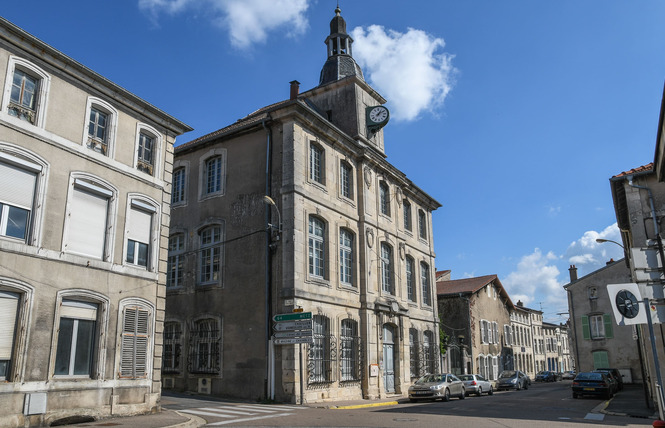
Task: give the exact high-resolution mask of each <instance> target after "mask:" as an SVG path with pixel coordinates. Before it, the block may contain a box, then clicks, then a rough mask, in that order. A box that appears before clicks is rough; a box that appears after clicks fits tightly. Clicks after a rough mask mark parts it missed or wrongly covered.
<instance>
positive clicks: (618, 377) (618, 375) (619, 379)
mask: <svg viewBox="0 0 665 428" xmlns="http://www.w3.org/2000/svg"><path fill="white" fill-rule="evenodd" d="M594 371H596V372H597V371H602V372H610V373H612V375H613V376H614V377H615V378H616V380H617V382H618V383H619V391H621V390H622V389H623V376H621V373H620V372H619V369H604V368H598V369H596V370H594Z"/></svg>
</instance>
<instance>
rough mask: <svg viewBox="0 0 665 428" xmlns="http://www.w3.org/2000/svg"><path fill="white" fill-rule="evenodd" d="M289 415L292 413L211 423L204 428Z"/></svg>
mask: <svg viewBox="0 0 665 428" xmlns="http://www.w3.org/2000/svg"><path fill="white" fill-rule="evenodd" d="M291 415H293V413H278V414H276V415H266V416H257V417H255V418H244V419H233V420H232V421H219V422H213V423H211V424H207V425H206V426H210V427H212V426H218V425H226V424H234V423H236V422H248V421H256V420H259V419H269V418H278V417H280V416H291Z"/></svg>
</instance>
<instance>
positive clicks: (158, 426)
mask: <svg viewBox="0 0 665 428" xmlns="http://www.w3.org/2000/svg"><path fill="white" fill-rule="evenodd" d="M190 397H191V396H190ZM201 398H204V397H201ZM205 398H206V399H209V398H210V397H207V396H206V397H205ZM408 402H409V401H408V399H406V398H404V397H402V396H395V397H387V398H383V399H378V400H371V401H369V400H350V401H338V402H328V403H313V404H305V406H306V407H312V408H326V409H359V408H368V407H380V406H396V405H399V404H401V403H408ZM594 411H596V412H600V413H604V414H608V415H614V416H631V417H636V418H646V419H654V420H655V419H658V413H657V411H655V410H654V409H649V408H648V407H647V403H646V400H645V398H644V388H643V387H642V385H628V384H627V385H625V386H624V389H623V391H621V392H619V393H617V394H615V396H614V397H613V398H611V399H610V400H607V401H605V402H603V403H602V404H601V405H599V406H598V407H597V408H596V409H594ZM205 424H206V421H205V420H204V419H202V418H200V417H198V416H195V415H191V414H187V413H181V412H178V411H175V410H170V409H162V411H161V412H158V413H152V414H148V415H138V416H125V417H116V418H106V419H100V420H97V421H94V422H84V423H78V424H74V425H63V426H62V427H65V428H80V427H118V428H123V427H125V428H137V427H140V428H167V427H168V428H197V427H201V426H204V425H205Z"/></svg>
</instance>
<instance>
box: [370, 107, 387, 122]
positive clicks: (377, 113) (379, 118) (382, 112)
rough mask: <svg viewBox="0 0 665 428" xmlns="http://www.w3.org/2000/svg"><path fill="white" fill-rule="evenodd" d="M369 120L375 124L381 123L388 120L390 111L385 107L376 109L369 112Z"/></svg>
mask: <svg viewBox="0 0 665 428" xmlns="http://www.w3.org/2000/svg"><path fill="white" fill-rule="evenodd" d="M369 118H370V120H371V121H372V122H374V123H381V122H383V121H385V120H386V119H388V109H387V108H385V107H383V106H378V107H374V108H373V109H372V110H370V111H369Z"/></svg>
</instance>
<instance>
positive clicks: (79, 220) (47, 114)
mask: <svg viewBox="0 0 665 428" xmlns="http://www.w3.org/2000/svg"><path fill="white" fill-rule="evenodd" d="M0 84H1V85H2V88H3V91H2V94H0V97H1V99H0V426H3V427H15V426H28V425H42V424H43V425H50V424H51V423H54V422H56V421H58V420H60V419H63V418H68V417H76V418H97V417H104V416H110V415H123V414H136V413H144V412H149V411H151V410H153V409H156V408H158V405H159V399H160V390H161V375H160V371H161V354H162V348H161V329H162V320H163V317H164V305H165V284H164V279H165V275H164V273H165V272H166V244H167V239H168V224H169V207H168V203H169V198H170V195H169V191H170V183H171V163H172V159H173V143H174V141H175V138H176V136H177V135H180V134H182V133H183V132H185V131H189V130H191V129H190V128H189V127H188V126H187V125H185V124H183V123H181V122H179V121H178V120H176V119H174V118H172V117H171V116H168V115H167V114H165V113H163V112H162V111H160V110H158V109H157V108H155V107H153V106H152V105H150V104H148V103H147V102H145V101H144V100H142V99H140V98H138V97H136V96H135V95H133V94H131V93H129V92H128V91H126V90H124V89H123V88H121V87H119V86H117V85H115V84H113V83H112V82H110V81H108V80H106V79H105V78H103V77H102V76H100V75H98V74H96V73H95V72H93V71H92V70H90V69H88V68H86V67H84V66H83V65H81V64H79V63H77V62H76V61H74V60H73V59H71V58H69V57H67V56H65V55H64V54H62V53H61V52H59V51H57V50H56V49H54V48H52V47H51V46H49V45H47V44H46V43H44V42H42V41H41V40H39V39H37V38H35V37H33V36H32V35H30V34H28V33H26V32H25V31H23V30H22V29H20V28H18V27H16V26H15V25H13V24H12V23H10V22H8V21H6V20H4V19H2V18H0Z"/></svg>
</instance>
